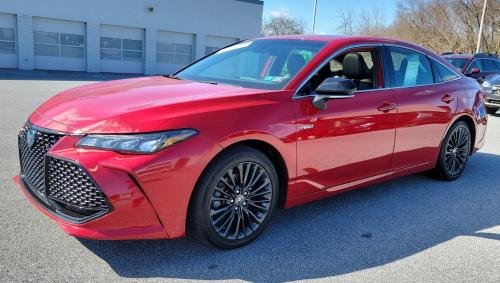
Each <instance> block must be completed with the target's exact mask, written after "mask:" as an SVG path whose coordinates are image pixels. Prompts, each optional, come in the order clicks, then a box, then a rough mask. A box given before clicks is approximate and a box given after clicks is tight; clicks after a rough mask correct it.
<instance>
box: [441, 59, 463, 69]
mask: <svg viewBox="0 0 500 283" xmlns="http://www.w3.org/2000/svg"><path fill="white" fill-rule="evenodd" d="M445 59H446V60H447V61H448V62H450V63H451V64H452V65H453V66H455V68H457V69H460V70H462V69H463V67H464V66H465V64H466V63H467V61H468V60H467V59H465V58H451V57H446V58H445Z"/></svg>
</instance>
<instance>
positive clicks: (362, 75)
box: [342, 53, 372, 79]
mask: <svg viewBox="0 0 500 283" xmlns="http://www.w3.org/2000/svg"><path fill="white" fill-rule="evenodd" d="M342 65H344V70H343V72H344V75H345V76H346V77H348V78H351V79H366V78H371V76H372V75H371V69H369V68H368V66H366V62H365V59H363V56H361V55H360V54H359V53H349V54H347V55H345V56H344V60H343V61H342Z"/></svg>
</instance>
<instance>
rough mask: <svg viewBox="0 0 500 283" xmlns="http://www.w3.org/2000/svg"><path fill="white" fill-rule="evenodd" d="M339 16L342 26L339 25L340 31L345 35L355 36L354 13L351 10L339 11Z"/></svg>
mask: <svg viewBox="0 0 500 283" xmlns="http://www.w3.org/2000/svg"><path fill="white" fill-rule="evenodd" d="M337 16H338V18H339V19H340V24H339V25H338V27H337V28H338V30H339V31H340V32H342V34H343V35H353V34H354V20H355V17H354V11H353V10H352V9H350V8H348V9H339V10H338V12H337Z"/></svg>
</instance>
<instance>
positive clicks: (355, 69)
mask: <svg viewBox="0 0 500 283" xmlns="http://www.w3.org/2000/svg"><path fill="white" fill-rule="evenodd" d="M378 58H379V56H378V52H377V49H376V48H370V49H366V48H364V49H357V50H350V51H347V52H344V53H342V54H340V55H338V56H336V57H335V58H333V59H332V60H331V61H329V62H328V63H327V64H325V65H324V66H323V67H321V68H320V69H319V71H318V72H317V73H316V74H315V75H314V76H313V77H312V78H311V79H310V80H309V81H308V83H306V84H305V86H304V87H303V89H302V91H301V92H300V93H301V94H302V95H309V94H312V93H314V90H315V89H316V88H318V86H319V85H320V84H321V83H322V82H323V81H324V80H326V79H327V78H331V77H339V78H348V79H351V80H352V81H353V82H354V83H355V84H356V87H357V89H358V91H363V90H371V89H376V88H378V87H379V83H378V81H377V73H378V71H379V70H381V68H379V64H378V62H379V60H378Z"/></svg>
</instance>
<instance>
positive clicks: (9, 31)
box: [0, 28, 16, 54]
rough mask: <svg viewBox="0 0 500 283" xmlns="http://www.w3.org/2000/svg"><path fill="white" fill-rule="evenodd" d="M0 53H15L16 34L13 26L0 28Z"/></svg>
mask: <svg viewBox="0 0 500 283" xmlns="http://www.w3.org/2000/svg"><path fill="white" fill-rule="evenodd" d="M0 53H2V54H14V53H16V35H15V32H14V29H13V28H0Z"/></svg>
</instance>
